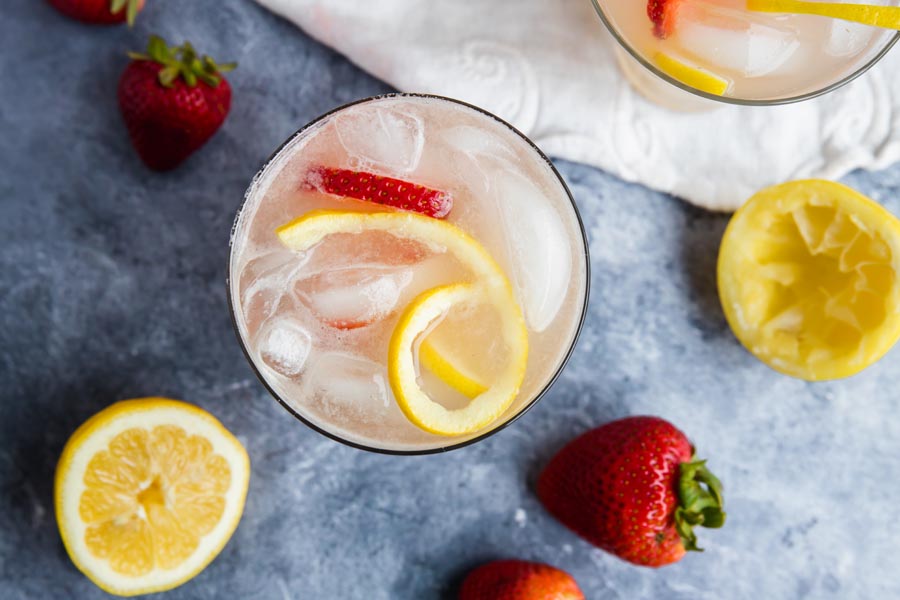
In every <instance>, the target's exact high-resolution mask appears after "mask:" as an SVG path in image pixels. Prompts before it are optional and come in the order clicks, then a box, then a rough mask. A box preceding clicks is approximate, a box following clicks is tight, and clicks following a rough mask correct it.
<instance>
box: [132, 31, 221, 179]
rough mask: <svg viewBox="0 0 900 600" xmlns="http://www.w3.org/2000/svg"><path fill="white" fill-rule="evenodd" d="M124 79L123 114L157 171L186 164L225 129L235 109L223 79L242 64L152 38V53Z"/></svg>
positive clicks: (135, 57) (135, 58)
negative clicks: (229, 114)
mask: <svg viewBox="0 0 900 600" xmlns="http://www.w3.org/2000/svg"><path fill="white" fill-rule="evenodd" d="M129 56H130V57H131V59H132V61H131V62H130V63H129V64H128V67H127V68H126V69H125V72H124V73H122V78H121V79H120V80H119V109H120V110H121V111H122V116H123V117H124V118H125V125H126V126H127V127H128V134H129V136H130V137H131V143H132V144H133V145H134V147H135V149H136V150H137V152H138V154H139V155H140V157H141V159H143V161H144V162H145V163H146V164H147V166H148V167H150V168H151V169H155V170H157V171H165V170H168V169H173V168H175V167H177V166H178V165H179V164H181V162H182V161H184V159H186V158H187V157H188V156H190V155H191V154H192V153H193V152H194V151H196V150H197V149H198V148H200V147H201V146H202V145H203V144H205V143H206V141H207V140H208V139H209V138H210V137H212V135H213V134H214V133H215V132H216V131H217V130H218V129H219V127H220V126H221V125H222V123H223V122H224V121H225V117H226V116H227V115H228V110H229V109H230V108H231V86H229V85H228V81H227V80H226V79H225V78H224V77H223V76H222V73H223V72H226V71H230V70H232V69H233V68H234V67H235V66H236V65H234V64H224V65H219V64H216V62H215V61H214V60H213V59H211V58H210V57H208V56H202V57H201V56H199V55H198V54H197V53H196V52H195V51H194V48H193V47H192V46H191V45H190V44H189V43H188V42H185V43H184V45H182V46H179V47H174V48H170V47H169V46H168V45H167V44H166V42H165V40H163V39H162V38H160V37H158V36H151V37H150V42H149V44H148V45H147V52H146V54H136V53H129Z"/></svg>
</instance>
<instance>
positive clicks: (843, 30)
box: [824, 19, 876, 56]
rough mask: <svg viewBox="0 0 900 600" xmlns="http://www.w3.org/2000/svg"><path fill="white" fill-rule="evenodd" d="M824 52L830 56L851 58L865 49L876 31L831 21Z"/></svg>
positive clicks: (858, 25)
mask: <svg viewBox="0 0 900 600" xmlns="http://www.w3.org/2000/svg"><path fill="white" fill-rule="evenodd" d="M829 25H830V26H829V28H828V34H827V37H826V40H825V44H824V50H825V52H826V53H827V54H830V55H831V56H853V55H855V54H859V53H860V52H862V51H863V50H865V49H866V46H868V45H869V42H870V41H871V40H872V36H873V35H875V32H876V29H875V28H874V27H869V26H868V25H863V24H862V23H851V22H850V21H841V20H840V19H831V23H830V24H829Z"/></svg>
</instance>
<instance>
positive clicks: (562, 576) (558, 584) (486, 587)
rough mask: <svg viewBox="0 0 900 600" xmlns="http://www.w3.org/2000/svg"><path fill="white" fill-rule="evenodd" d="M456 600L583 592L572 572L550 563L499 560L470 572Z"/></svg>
mask: <svg viewBox="0 0 900 600" xmlns="http://www.w3.org/2000/svg"><path fill="white" fill-rule="evenodd" d="M459 600H584V594H582V593H581V590H580V589H578V584H577V583H575V580H574V579H572V576H571V575H569V574H568V573H566V572H565V571H560V570H559V569H555V568H553V567H551V566H550V565H545V564H542V563H532V562H525V561H522V560H498V561H494V562H490V563H487V564H485V565H482V566H480V567H478V568H477V569H475V570H474V571H472V572H471V573H469V575H468V576H467V577H466V579H465V581H463V584H462V589H461V590H460V593H459Z"/></svg>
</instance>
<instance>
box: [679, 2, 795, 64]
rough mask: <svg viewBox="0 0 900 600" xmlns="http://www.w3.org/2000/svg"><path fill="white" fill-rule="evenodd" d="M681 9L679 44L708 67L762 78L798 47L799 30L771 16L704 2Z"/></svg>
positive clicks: (783, 61) (784, 60)
mask: <svg viewBox="0 0 900 600" xmlns="http://www.w3.org/2000/svg"><path fill="white" fill-rule="evenodd" d="M684 8H685V10H682V11H681V12H680V13H679V19H678V28H677V32H678V33H677V36H678V37H677V41H678V44H679V45H680V46H681V47H682V48H683V49H684V50H686V51H687V52H689V53H690V54H693V55H694V56H695V57H696V58H699V59H702V61H703V62H704V63H706V64H708V65H709V67H710V69H711V70H715V69H716V68H719V69H724V70H727V71H731V72H733V73H737V74H740V75H742V76H744V77H761V76H763V75H766V74H768V73H771V72H773V71H775V70H776V69H778V68H779V67H781V66H782V65H783V64H784V63H785V62H786V61H787V60H788V59H789V58H790V57H791V56H792V55H793V54H794V52H796V51H797V49H798V48H799V47H800V39H799V33H798V31H797V30H796V29H795V28H794V27H791V26H790V25H788V24H784V23H779V22H778V21H777V20H775V18H774V17H772V16H770V15H758V14H753V13H750V12H748V11H746V10H737V9H734V8H729V7H726V6H720V5H715V4H710V3H705V2H698V3H696V4H691V5H689V6H687V5H686V6H685V7H684Z"/></svg>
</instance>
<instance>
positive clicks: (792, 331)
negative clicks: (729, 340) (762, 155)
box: [718, 180, 900, 381]
mask: <svg viewBox="0 0 900 600" xmlns="http://www.w3.org/2000/svg"><path fill="white" fill-rule="evenodd" d="M898 271H900V221H898V219H897V218H896V217H894V216H893V215H892V214H891V213H889V212H888V211H887V210H885V209H884V208H883V207H881V206H880V205H879V204H877V203H875V202H874V201H872V200H870V199H869V198H866V197H865V196H863V195H861V194H859V193H858V192H856V191H854V190H852V189H850V188H848V187H846V186H844V185H840V184H838V183H834V182H830V181H822V180H805V181H794V182H790V183H785V184H783V185H778V186H774V187H770V188H767V189H765V190H762V191H761V192H759V193H757V194H756V195H755V196H753V197H752V198H750V200H748V201H747V203H746V204H744V206H743V207H742V208H741V209H740V210H738V212H737V213H735V215H734V217H733V218H732V220H731V223H729V225H728V229H727V230H726V231H725V236H724V238H723V239H722V246H721V249H720V250H719V261H718V287H719V297H720V299H721V302H722V307H723V309H724V311H725V316H726V318H727V319H728V323H729V324H730V325H731V328H732V330H734V333H735V335H737V337H738V339H739V340H740V341H741V343H742V344H743V345H744V346H745V347H746V348H747V349H748V350H750V351H751V352H752V353H753V354H754V355H756V356H757V357H758V358H759V359H760V360H762V361H763V362H765V363H766V364H768V365H769V366H770V367H772V368H774V369H776V370H778V371H781V372H782V373H785V374H788V375H792V376H794V377H799V378H802V379H807V380H811V381H815V380H824V379H837V378H841V377H847V376H850V375H853V374H854V373H857V372H859V371H861V370H862V369H864V368H866V367H867V366H869V365H870V364H872V363H874V362H875V361H877V360H878V359H879V358H881V356H883V355H884V353H885V352H887V351H888V350H889V349H890V348H891V346H893V344H894V343H895V342H896V341H897V339H898V337H900V286H898V285H897V275H898Z"/></svg>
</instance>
